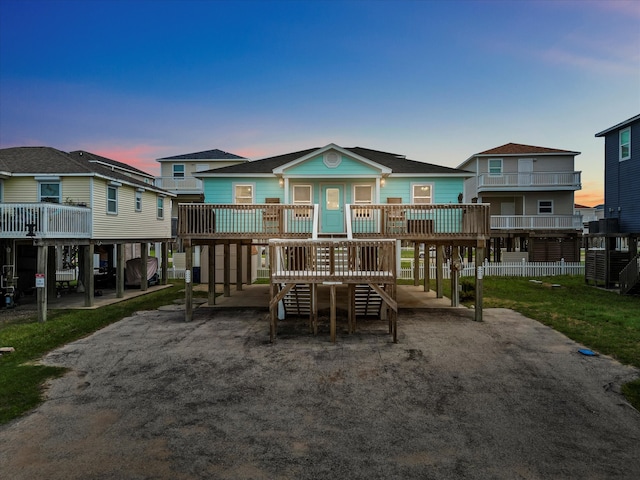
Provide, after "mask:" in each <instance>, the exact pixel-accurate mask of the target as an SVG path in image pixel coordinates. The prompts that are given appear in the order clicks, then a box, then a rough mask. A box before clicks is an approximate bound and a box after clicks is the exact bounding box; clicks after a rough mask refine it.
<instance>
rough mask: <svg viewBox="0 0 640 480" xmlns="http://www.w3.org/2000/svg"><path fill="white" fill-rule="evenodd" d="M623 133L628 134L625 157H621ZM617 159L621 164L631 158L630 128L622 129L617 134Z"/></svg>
mask: <svg viewBox="0 0 640 480" xmlns="http://www.w3.org/2000/svg"><path fill="white" fill-rule="evenodd" d="M624 132H629V141H628V142H627V143H626V144H625V145H627V146H628V150H629V154H628V155H627V156H626V157H623V156H622V145H623V144H622V134H623V133H624ZM618 158H619V159H620V161H621V162H622V161H624V160H629V159H630V158H631V127H627V128H623V129H622V130H620V133H618Z"/></svg>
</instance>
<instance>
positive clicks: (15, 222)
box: [0, 203, 91, 238]
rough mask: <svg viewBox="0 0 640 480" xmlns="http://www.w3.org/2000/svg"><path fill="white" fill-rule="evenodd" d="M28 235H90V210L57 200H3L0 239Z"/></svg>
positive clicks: (70, 236)
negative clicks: (47, 201) (23, 201)
mask: <svg viewBox="0 0 640 480" xmlns="http://www.w3.org/2000/svg"><path fill="white" fill-rule="evenodd" d="M27 234H29V235H27ZM28 236H29V237H30V236H33V237H34V238H90V237H91V209H90V208H87V207H76V206H71V205H62V204H58V203H0V238H26V237H28Z"/></svg>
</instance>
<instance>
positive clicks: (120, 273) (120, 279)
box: [116, 243, 124, 298]
mask: <svg viewBox="0 0 640 480" xmlns="http://www.w3.org/2000/svg"><path fill="white" fill-rule="evenodd" d="M123 297H124V245H123V244H122V243H118V244H116V298H123Z"/></svg>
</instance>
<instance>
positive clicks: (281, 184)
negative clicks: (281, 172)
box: [278, 177, 284, 187]
mask: <svg viewBox="0 0 640 480" xmlns="http://www.w3.org/2000/svg"><path fill="white" fill-rule="evenodd" d="M278 183H279V184H280V186H281V187H284V178H282V177H280V179H279V180H278Z"/></svg>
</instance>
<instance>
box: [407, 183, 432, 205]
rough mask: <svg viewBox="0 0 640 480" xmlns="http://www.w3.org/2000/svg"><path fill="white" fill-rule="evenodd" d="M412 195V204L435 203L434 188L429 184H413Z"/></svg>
mask: <svg viewBox="0 0 640 480" xmlns="http://www.w3.org/2000/svg"><path fill="white" fill-rule="evenodd" d="M411 193H412V195H411V197H412V199H411V203H418V204H422V203H433V188H432V186H431V185H429V184H417V183H416V184H413V185H412V186H411Z"/></svg>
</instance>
